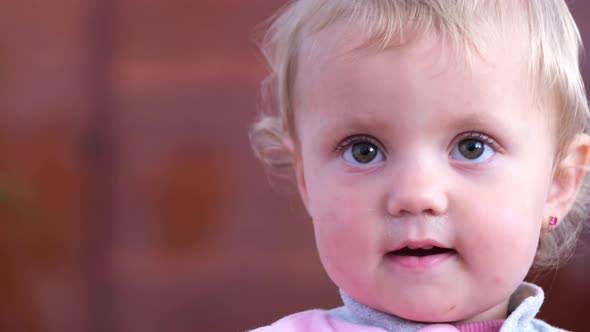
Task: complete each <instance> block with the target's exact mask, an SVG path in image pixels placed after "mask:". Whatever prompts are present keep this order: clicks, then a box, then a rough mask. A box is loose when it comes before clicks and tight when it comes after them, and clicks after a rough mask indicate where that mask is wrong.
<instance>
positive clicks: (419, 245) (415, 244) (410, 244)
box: [388, 239, 452, 252]
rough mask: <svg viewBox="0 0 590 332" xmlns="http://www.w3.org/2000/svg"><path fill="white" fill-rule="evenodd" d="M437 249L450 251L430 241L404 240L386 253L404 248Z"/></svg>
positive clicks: (442, 245) (436, 242)
mask: <svg viewBox="0 0 590 332" xmlns="http://www.w3.org/2000/svg"><path fill="white" fill-rule="evenodd" d="M430 246H432V247H438V248H443V249H452V248H451V247H449V246H446V245H444V244H442V243H440V242H439V241H436V240H432V239H424V240H406V241H403V242H402V243H400V244H399V245H398V246H396V247H394V248H393V249H391V250H389V251H388V252H392V251H397V250H400V249H403V248H405V247H411V248H424V247H430Z"/></svg>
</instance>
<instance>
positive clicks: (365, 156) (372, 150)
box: [342, 142, 383, 165]
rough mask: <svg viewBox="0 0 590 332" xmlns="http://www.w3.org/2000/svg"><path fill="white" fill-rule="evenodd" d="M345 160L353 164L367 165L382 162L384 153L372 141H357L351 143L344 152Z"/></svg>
mask: <svg viewBox="0 0 590 332" xmlns="http://www.w3.org/2000/svg"><path fill="white" fill-rule="evenodd" d="M342 156H343V158H344V160H346V161H347V162H348V163H350V164H353V165H358V164H362V165H366V164H371V163H376V162H380V161H382V160H383V154H382V153H381V151H379V148H378V147H377V146H376V145H375V144H373V143H370V142H357V143H352V144H350V145H349V146H348V147H347V148H346V150H345V151H344V153H343V154H342Z"/></svg>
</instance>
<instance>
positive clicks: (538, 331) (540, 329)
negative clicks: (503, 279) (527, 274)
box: [330, 282, 567, 332]
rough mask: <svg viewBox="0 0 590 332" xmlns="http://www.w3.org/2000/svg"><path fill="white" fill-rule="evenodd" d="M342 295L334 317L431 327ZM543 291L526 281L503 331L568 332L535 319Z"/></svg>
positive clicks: (395, 328) (398, 327)
mask: <svg viewBox="0 0 590 332" xmlns="http://www.w3.org/2000/svg"><path fill="white" fill-rule="evenodd" d="M340 296H341V297H342V301H343V302H344V306H342V307H339V308H336V309H332V310H331V311H330V315H332V317H334V318H336V319H339V320H343V321H347V322H350V323H353V324H358V325H366V326H375V327H380V328H382V329H384V330H386V331H389V332H413V331H416V330H418V329H420V328H423V327H425V326H427V324H424V323H419V322H414V321H409V320H406V319H403V318H400V317H397V316H394V315H390V314H388V313H385V312H382V311H379V310H377V309H374V308H371V307H369V306H367V305H364V304H362V303H360V302H358V301H356V300H355V299H353V298H351V297H350V296H349V295H348V294H346V293H345V292H344V291H343V290H342V289H341V290H340ZM544 298H545V296H544V293H543V290H542V289H541V288H540V287H539V286H536V285H534V284H531V283H527V282H523V283H522V284H521V285H520V286H519V287H518V288H517V289H516V291H515V292H514V294H512V296H511V297H510V302H509V304H508V310H509V312H510V315H509V316H508V318H506V321H505V322H504V324H503V325H502V328H501V329H500V332H515V331H518V332H567V331H565V330H562V329H558V328H555V327H552V326H550V325H549V324H547V323H545V322H543V321H541V320H538V319H535V316H536V315H537V313H538V312H539V309H540V308H541V305H542V304H543V300H544Z"/></svg>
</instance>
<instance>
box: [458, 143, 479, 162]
mask: <svg viewBox="0 0 590 332" xmlns="http://www.w3.org/2000/svg"><path fill="white" fill-rule="evenodd" d="M458 148H459V153H461V156H463V157H465V158H467V159H477V158H479V157H480V156H481V155H482V154H483V153H484V151H485V149H486V147H485V143H483V142H482V141H479V140H476V139H466V140H462V141H461V142H459V146H458Z"/></svg>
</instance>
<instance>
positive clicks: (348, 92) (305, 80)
mask: <svg viewBox="0 0 590 332" xmlns="http://www.w3.org/2000/svg"><path fill="white" fill-rule="evenodd" d="M363 31H366V29H363V27H362V26H358V27H353V26H350V25H345V24H338V23H336V24H332V25H330V26H328V27H326V28H324V29H323V30H321V31H319V32H317V33H314V34H310V35H308V36H307V37H305V38H303V40H302V43H301V48H300V51H299V54H298V63H297V70H296V75H295V84H294V90H295V91H294V97H295V98H294V106H295V112H296V115H295V118H296V119H297V117H298V116H297V113H300V112H312V111H313V110H314V108H315V107H314V104H317V102H322V103H325V102H332V103H334V102H336V103H337V102H338V100H341V101H347V102H350V97H351V96H364V97H366V98H364V101H363V102H367V100H371V99H373V98H377V97H378V96H381V97H383V95H385V96H387V97H390V98H392V99H394V98H396V97H397V98H398V99H399V98H402V97H403V96H408V94H412V93H423V91H420V89H421V86H420V85H421V84H422V85H423V84H424V83H425V82H428V86H424V88H430V89H432V90H433V91H430V94H429V96H428V97H429V98H431V99H435V98H436V97H437V96H449V95H451V96H452V95H457V96H459V95H460V96H461V98H462V99H461V100H462V102H464V103H477V101H478V99H479V98H484V97H486V95H487V96H488V97H489V96H490V95H494V96H495V97H498V96H504V97H505V98H511V97H518V98H519V99H521V100H525V99H526V100H527V101H530V102H531V103H532V100H531V99H532V93H531V91H530V90H531V88H530V87H531V84H530V83H531V82H530V75H529V69H530V68H529V58H530V56H529V55H530V40H529V35H528V33H527V32H526V31H527V30H526V29H522V27H519V26H518V25H517V24H512V25H510V24H505V25H503V26H502V27H501V28H499V27H497V26H495V25H488V26H482V27H481V29H479V31H478V38H477V40H478V43H477V45H476V48H475V49H472V50H473V52H471V53H468V52H469V50H468V49H467V48H461V47H457V45H458V44H457V43H454V44H453V43H450V42H448V40H447V41H445V39H444V38H443V37H442V35H441V34H440V33H437V32H427V33H425V34H423V35H422V36H420V37H417V38H414V39H412V40H410V41H409V42H407V43H405V44H403V45H400V46H395V47H389V48H385V49H375V48H363V47H362V46H363V45H364V44H365V43H366V41H367V35H366V34H365V33H364V32H363ZM462 51H464V52H463V53H462ZM466 89H468V90H470V91H469V93H466V91H465V90H466ZM382 92H385V93H382ZM396 94H397V96H396ZM527 98H528V99H527ZM457 101H458V100H457ZM501 102H502V100H498V103H501ZM342 106H343V107H340V108H338V110H339V111H342V110H343V109H347V108H348V107H347V106H346V105H342ZM349 106H352V105H349ZM356 106H357V110H358V106H360V105H356ZM367 107H370V105H364V106H363V109H366V108H367ZM532 107H533V106H532V105H528V107H527V108H532ZM335 110H336V109H335ZM357 113H358V112H357Z"/></svg>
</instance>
